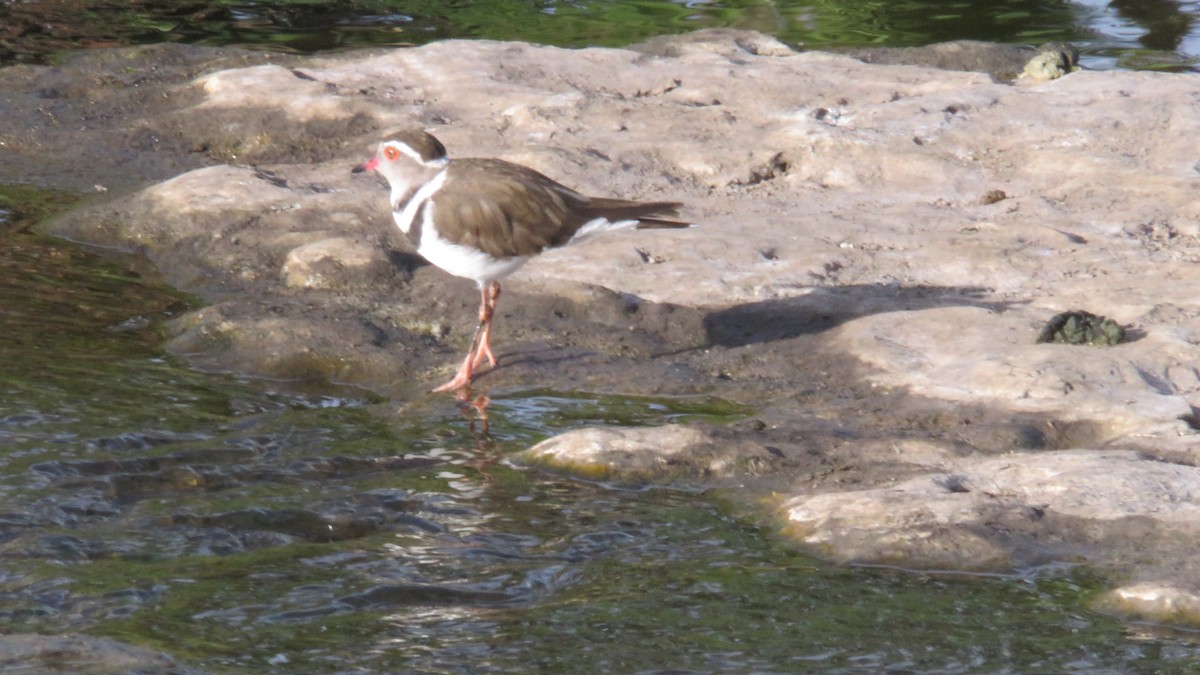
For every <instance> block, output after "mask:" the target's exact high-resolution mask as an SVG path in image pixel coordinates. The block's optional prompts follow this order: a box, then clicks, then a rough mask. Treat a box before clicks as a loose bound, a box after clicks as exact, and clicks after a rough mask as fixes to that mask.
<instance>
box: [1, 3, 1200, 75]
mask: <svg viewBox="0 0 1200 675" xmlns="http://www.w3.org/2000/svg"><path fill="white" fill-rule="evenodd" d="M1198 17H1200V3H1197V2H1179V1H1174V0H1114V1H1112V2H1108V1H1106V0H1078V1H1076V2H1067V1H1065V0H996V1H988V0H957V1H953V2H946V1H945V0H888V1H877V2H861V1H854V0H775V1H773V2H767V1H764V0H721V1H716V0H621V1H618V0H457V1H454V2H441V1H435V0H409V1H406V2H398V1H396V0H342V1H341V2H323V3H315V2H305V1H295V2H287V1H281V0H276V1H274V2H246V1H245V0H241V1H232V2H231V1H224V2H207V3H180V2H175V1H171V0H148V1H146V2H138V3H124V2H111V1H110V2H86V3H85V2H73V1H68V0H59V1H58V2H38V3H0V62H3V61H5V60H8V61H12V60H22V61H35V62H36V61H43V60H45V58H47V56H48V55H50V54H53V53H56V52H60V51H63V50H71V49H78V48H84V47H96V46H112V45H118V44H150V43H157V42H164V41H170V42H187V43H194V44H206V45H217V46H225V45H234V46H241V47H248V48H252V49H267V50H274V51H288V52H296V53H315V52H321V51H329V50H335V49H348V48H358V47H380V46H405V45H414V44H424V43H427V42H431V41H434V40H441V39H446V38H486V39H496V40H527V41H530V42H536V43H541V44H552V45H559V46H566V47H583V46H594V45H599V46H614V47H615V46H624V45H628V44H631V43H634V42H637V41H640V40H644V39H646V38H649V37H653V36H655V35H665V34H674V33H683V32H687V31H690V30H696V29H699V28H715V27H735V28H747V29H753V30H759V31H762V32H765V33H768V34H771V35H774V36H776V37H778V38H779V39H781V40H784V41H785V42H788V43H789V44H793V45H803V46H805V47H807V48H810V49H844V48H853V47H866V46H889V47H910V46H919V45H926V44H930V43H934V42H942V41H946V40H959V39H972V40H985V41H989V42H1004V43H1011V44H1023V45H1038V44H1041V43H1044V42H1049V41H1070V42H1074V43H1076V44H1078V45H1079V46H1080V47H1081V48H1082V50H1083V53H1084V58H1083V63H1084V65H1086V66H1088V67H1091V68H1112V67H1124V68H1141V69H1159V70H1187V71H1194V70H1195V69H1196V66H1197V63H1198V62H1200V26H1198V21H1197V19H1198Z"/></svg>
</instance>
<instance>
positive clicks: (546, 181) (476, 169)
mask: <svg viewBox="0 0 1200 675" xmlns="http://www.w3.org/2000/svg"><path fill="white" fill-rule="evenodd" d="M452 167H453V168H452V171H451V173H450V176H449V178H448V179H447V180H446V184H445V185H444V186H442V189H441V190H439V191H438V193H437V194H436V195H435V196H434V198H433V202H434V208H435V210H436V214H437V215H436V218H437V223H438V229H439V230H440V231H441V232H442V236H444V237H446V238H447V239H450V240H452V241H456V242H458V243H460V244H465V245H468V246H474V247H476V248H479V249H480V250H482V251H484V252H485V253H487V254H489V255H491V256H493V257H496V258H510V257H513V256H532V255H536V254H538V253H541V252H542V251H543V250H545V249H547V248H550V247H554V246H561V245H562V244H565V243H566V242H568V241H570V239H571V237H572V236H573V235H574V234H575V232H576V231H577V230H578V229H579V228H580V227H581V226H582V225H583V224H584V223H586V222H588V221H589V220H592V219H593V218H596V217H597V216H605V217H608V218H610V219H612V220H618V219H620V220H624V219H635V218H640V217H642V216H646V217H650V216H654V215H668V214H671V213H674V211H675V210H676V209H678V207H679V205H678V204H673V203H667V202H658V203H653V204H641V203H638V202H630V201H624V200H618V199H593V198H589V197H587V196H585V195H582V194H580V193H578V192H576V191H574V190H572V189H570V188H568V187H566V186H564V185H562V184H560V183H558V182H556V181H554V180H552V179H551V178H549V177H547V176H544V175H542V174H541V173H538V172H537V171H534V170H533V169H530V168H528V167H524V166H521V165H519V164H513V163H511V162H505V161H503V160H498V159H461V160H454V161H453V163H452ZM661 222H664V223H665V222H670V221H661ZM650 226H651V227H654V226H655V225H650ZM657 226H658V227H664V226H670V225H662V224H659V225H657Z"/></svg>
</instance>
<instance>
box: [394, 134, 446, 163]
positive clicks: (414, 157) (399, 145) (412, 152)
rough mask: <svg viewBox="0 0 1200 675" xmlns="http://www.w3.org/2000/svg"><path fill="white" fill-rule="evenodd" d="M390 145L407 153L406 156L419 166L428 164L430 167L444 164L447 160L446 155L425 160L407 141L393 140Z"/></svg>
mask: <svg viewBox="0 0 1200 675" xmlns="http://www.w3.org/2000/svg"><path fill="white" fill-rule="evenodd" d="M392 147H394V148H396V149H397V150H399V151H400V152H403V153H404V154H406V155H408V157H409V158H410V159H412V160H413V161H414V162H416V163H417V164H420V165H421V166H428V167H431V168H433V167H439V166H445V165H446V162H448V161H449V158H448V157H439V158H437V159H433V160H429V161H426V160H425V159H423V158H422V157H421V155H420V154H419V153H418V152H417V151H416V150H413V149H412V147H410V146H409V145H408V144H407V143H401V142H399V141H394V142H393V143H392Z"/></svg>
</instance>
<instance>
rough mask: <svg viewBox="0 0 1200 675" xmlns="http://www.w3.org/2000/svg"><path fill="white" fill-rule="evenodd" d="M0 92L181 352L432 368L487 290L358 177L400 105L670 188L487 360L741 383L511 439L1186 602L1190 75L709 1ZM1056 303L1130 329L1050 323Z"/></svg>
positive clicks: (572, 165) (582, 256) (324, 366)
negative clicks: (376, 47)
mask: <svg viewBox="0 0 1200 675" xmlns="http://www.w3.org/2000/svg"><path fill="white" fill-rule="evenodd" d="M943 53H944V50H943ZM972 58H974V57H972ZM939 65H945V64H939ZM0 90H3V91H4V92H5V94H4V95H3V100H2V103H0V105H2V106H3V108H2V109H3V112H4V114H3V115H0V143H2V144H3V147H4V148H5V153H4V156H3V159H0V181H4V182H33V183H35V184H40V185H46V186H51V187H57V188H64V189H72V190H87V191H93V192H95V193H96V197H95V198H93V199H90V200H88V202H87V203H86V204H85V205H83V206H81V207H80V208H78V209H76V210H74V211H72V212H71V213H68V214H66V215H64V216H62V217H60V218H58V219H57V220H55V221H54V222H52V223H50V224H49V231H51V232H52V233H55V234H58V235H60V236H64V237H67V238H70V239H73V240H78V241H83V242H87V243H91V244H97V245H103V246H116V247H120V248H122V249H132V250H136V251H138V252H140V253H142V254H144V255H145V256H146V257H147V258H148V259H149V261H150V262H151V263H152V264H153V265H154V266H155V267H156V268H157V269H158V270H160V271H161V273H162V274H163V275H164V277H165V278H166V279H167V281H168V282H169V283H171V284H173V285H174V286H176V287H179V288H181V289H184V290H187V291H190V292H193V293H196V294H198V295H199V296H200V297H202V298H203V299H204V300H205V302H206V303H207V306H205V307H204V308H202V309H200V310H198V311H195V312H192V313H189V314H187V315H185V316H182V317H180V318H179V319H178V320H176V321H175V322H174V324H173V325H172V328H171V329H172V334H173V337H172V339H171V342H170V344H169V348H170V349H171V350H172V351H173V352H174V353H177V354H181V355H184V356H186V358H188V359H189V360H190V362H192V363H195V364H196V365H198V366H202V367H209V368H218V369H224V370H232V371H238V372H246V373H253V374H257V375H264V376H271V377H279V378H300V379H315V380H318V381H331V382H337V383H348V384H354V385H358V386H362V387H365V388H368V389H371V390H373V391H376V392H379V393H380V394H382V395H384V396H387V397H389V398H391V399H393V400H395V401H397V402H405V401H412V400H416V399H418V398H420V397H424V396H426V395H427V394H426V393H425V391H426V389H428V387H429V386H430V385H432V384H436V383H437V382H438V381H440V380H441V379H444V378H445V377H446V376H447V375H448V374H449V373H450V372H451V371H452V370H453V368H454V367H455V366H456V365H457V361H458V359H459V358H460V353H461V352H463V351H464V350H465V344H464V343H465V340H467V339H469V336H470V334H471V332H472V330H473V327H474V326H473V323H474V320H475V304H476V301H477V295H476V292H475V291H474V289H473V287H472V286H471V284H470V283H469V282H466V281H463V280H458V279H452V278H450V277H448V276H447V275H445V274H444V273H442V272H441V271H439V270H437V269H434V268H432V267H430V266H428V265H425V264H423V262H422V261H421V260H420V259H419V258H417V257H416V256H415V255H413V254H412V253H411V251H410V249H408V248H407V244H406V243H405V242H403V241H401V237H400V236H399V234H398V233H397V232H395V231H394V230H395V228H394V227H392V226H391V224H390V214H389V212H388V209H387V201H386V196H385V195H386V192H385V190H384V188H383V187H382V186H381V185H380V183H379V182H378V181H376V180H375V179H373V178H371V177H363V176H358V177H352V176H351V174H350V168H351V167H352V166H354V165H355V164H357V163H358V162H360V161H362V160H363V159H365V158H366V157H367V156H368V155H369V153H370V152H371V150H372V148H373V146H374V144H375V143H376V142H378V141H379V140H380V139H381V138H383V137H385V136H386V135H387V134H388V132H389V131H391V130H395V129H399V128H403V127H406V126H413V125H415V126H420V127H423V128H426V129H428V130H430V131H431V132H432V133H434V134H435V135H437V136H438V137H439V138H440V139H441V140H442V141H443V142H444V143H445V144H446V145H447V147H448V148H449V151H450V153H451V155H452V156H454V155H457V156H499V157H504V158H506V159H510V160H513V161H517V162H521V163H524V164H527V165H529V166H532V167H534V168H536V169H538V170H540V171H542V172H543V173H546V174H548V175H550V176H551V177H554V178H555V179H557V180H560V181H562V182H564V183H566V184H568V185H571V186H573V187H576V188H578V189H580V190H582V191H584V192H588V193H593V194H608V195H613V196H619V197H625V198H636V199H663V200H678V201H682V202H684V203H685V204H687V211H686V212H685V216H686V217H688V218H689V219H691V220H693V221H695V222H697V223H699V224H700V226H699V227H697V228H693V229H692V230H689V231H685V232H671V231H643V232H636V233H628V234H616V235H612V236H609V237H605V238H598V239H596V240H594V241H589V242H587V243H586V244H582V245H579V246H576V247H571V248H568V249H565V250H561V251H555V252H553V253H550V254H547V255H545V256H542V257H541V258H539V259H538V260H536V261H535V262H533V263H531V264H530V265H527V266H526V267H525V268H524V269H523V270H522V271H521V272H519V273H518V274H517V275H515V276H514V277H513V278H512V279H511V282H510V283H508V284H507V285H506V287H505V294H506V296H505V302H504V303H503V304H502V306H501V312H500V316H499V317H498V319H497V334H496V347H497V353H498V355H499V356H500V357H501V359H502V367H501V368H499V369H498V370H496V371H494V372H492V373H489V374H488V375H487V376H485V377H484V378H482V379H481V380H480V386H481V388H482V389H484V390H490V391H492V392H493V393H496V394H504V393H505V392H519V391H521V390H523V389H527V388H532V387H538V388H549V389H554V390H561V391H593V392H607V393H619V394H629V395H633V394H644V395H669V396H690V395H706V396H717V397H720V398H723V399H727V400H730V401H734V402H736V403H739V404H743V405H746V406H750V407H751V408H753V409H754V410H755V411H756V412H755V415H754V416H753V418H752V419H749V420H745V421H742V422H738V423H735V424H732V425H727V426H705V425H693V426H689V427H665V428H661V429H638V430H630V429H588V430H581V431H576V432H569V433H567V434H564V435H563V436H560V437H556V438H553V439H550V440H548V441H546V442H545V443H543V444H541V445H539V446H538V447H535V448H532V449H530V450H529V451H528V452H527V453H525V454H524V455H523V456H524V457H525V459H526V461H530V462H539V463H551V464H555V465H558V466H567V467H573V468H574V469H575V470H579V471H583V472H585V473H589V474H591V475H594V474H595V473H596V472H598V471H602V472H606V473H607V474H612V475H618V476H620V475H630V474H632V475H634V476H636V477H637V478H638V479H642V480H671V481H680V480H683V481H699V482H703V483H707V484H718V485H725V486H737V488H738V489H741V490H744V491H745V492H746V494H748V495H756V496H761V495H766V494H770V493H777V494H780V495H783V497H782V498H780V499H778V500H777V502H776V507H777V508H778V514H779V517H780V520H781V522H783V523H786V524H787V531H788V532H790V533H791V534H792V535H793V536H794V537H795V538H796V540H797V541H798V542H800V543H801V544H802V545H805V546H807V547H810V548H812V549H813V550H816V551H818V552H820V553H822V554H823V555H826V556H828V557H830V558H833V559H837V560H847V561H856V562H867V563H888V564H897V565H902V566H905V567H911V568H937V569H966V570H986V571H1012V570H1014V569H1028V568H1031V567H1036V566H1039V565H1044V564H1048V563H1052V562H1061V561H1067V562H1070V563H1072V564H1085V565H1089V566H1092V567H1094V568H1095V569H1097V570H1099V571H1100V572H1101V573H1103V574H1105V575H1107V576H1106V578H1108V579H1111V581H1112V591H1111V592H1110V593H1109V594H1108V595H1106V596H1105V598H1104V599H1103V601H1102V603H1101V605H1102V606H1103V608H1104V609H1106V610H1110V611H1117V612H1120V613H1123V614H1124V615H1126V616H1130V617H1134V618H1142V619H1150V620H1156V621H1168V622H1176V623H1183V624H1196V623H1200V610H1197V609H1196V607H1197V603H1196V602H1195V600H1194V599H1195V597H1196V596H1197V595H1200V566H1197V564H1196V563H1195V562H1194V560H1193V558H1194V556H1193V555H1192V552H1193V551H1192V546H1191V542H1192V541H1193V540H1194V536H1195V535H1196V534H1197V529H1200V525H1197V523H1198V522H1200V521H1197V519H1196V518H1195V517H1194V516H1195V514H1194V513H1193V511H1194V509H1195V506H1194V500H1195V495H1197V494H1200V468H1197V466H1196V459H1197V451H1198V450H1200V435H1198V434H1197V427H1198V426H1200V424H1198V423H1197V416H1196V408H1195V407H1194V406H1196V405H1200V371H1198V370H1197V367H1196V364H1197V363H1198V362H1200V348H1198V347H1197V344H1198V343H1200V337H1198V336H1200V332H1198V331H1200V300H1197V298H1200V292H1198V291H1200V273H1198V272H1197V269H1198V268H1197V266H1196V261H1197V259H1200V240H1198V238H1197V235H1198V234H1200V199H1197V197H1196V194H1197V192H1196V188H1197V186H1198V182H1200V175H1198V170H1200V169H1198V167H1200V156H1198V155H1197V152H1196V150H1195V149H1194V147H1193V145H1192V144H1191V143H1189V142H1188V141H1189V139H1191V138H1194V137H1195V136H1196V135H1197V131H1200V118H1197V116H1196V115H1195V114H1194V108H1195V102H1196V100H1197V99H1198V98H1200V81H1198V80H1197V79H1196V78H1195V77H1194V76H1192V75H1166V74H1152V73H1130V72H1075V73H1071V74H1069V75H1067V76H1065V77H1061V78H1059V79H1055V80H1051V81H1039V80H1033V79H1028V78H1025V79H1017V80H1013V81H1008V80H1004V81H998V80H996V79H993V78H992V77H990V76H988V75H986V74H983V73H980V72H971V71H967V70H963V71H953V70H939V69H932V68H927V67H922V66H916V65H896V64H893V65H883V64H867V63H864V62H863V61H861V60H857V59H855V58H851V57H849V56H845V55H832V54H824V53H816V52H796V51H793V50H792V49H790V48H788V47H786V46H785V45H782V44H780V43H778V42H776V41H774V40H773V39H771V38H769V37H767V36H763V35H759V34H754V33H742V32H737V31H712V32H704V33H701V34H695V35H692V36H684V37H680V38H671V39H656V40H655V41H652V42H651V43H647V44H646V45H642V46H640V47H638V48H633V49H629V50H615V49H586V50H564V49H557V48H552V47H539V46H533V45H528V44H521V43H497V42H483V41H461V42H460V41H452V42H443V43H435V44H431V45H427V46H424V47H420V48H413V49H405V50H390V51H368V52H353V53H345V54H339V55H332V56H323V57H309V58H301V57H290V56H279V55H269V54H254V53H248V52H238V51H233V50H209V49H200V48H192V47H181V46H159V47H152V48H143V49H114V50H104V51H97V52H89V53H84V54H80V55H76V56H73V57H71V58H69V59H67V60H66V61H65V62H63V63H62V64H61V65H58V66H54V67H35V66H15V67H11V68H7V69H4V70H0ZM1072 309H1080V310H1087V311H1091V312H1095V313H1097V314H1103V315H1105V316H1108V317H1111V318H1112V319H1114V320H1115V321H1117V322H1119V323H1120V324H1122V325H1123V326H1125V327H1126V328H1127V330H1128V333H1129V336H1130V339H1129V340H1128V341H1127V342H1126V343H1124V344H1120V345H1118V346H1115V347H1112V348H1095V347H1080V346H1071V345H1057V344H1038V343H1037V337H1038V335H1039V331H1040V330H1041V328H1042V326H1043V325H1044V324H1045V322H1046V321H1047V320H1049V319H1050V318H1051V317H1052V316H1054V315H1056V314H1058V313H1060V312H1063V311H1066V310H1072ZM446 405H452V402H451V401H450V399H449V397H447V401H446ZM399 414H402V413H399Z"/></svg>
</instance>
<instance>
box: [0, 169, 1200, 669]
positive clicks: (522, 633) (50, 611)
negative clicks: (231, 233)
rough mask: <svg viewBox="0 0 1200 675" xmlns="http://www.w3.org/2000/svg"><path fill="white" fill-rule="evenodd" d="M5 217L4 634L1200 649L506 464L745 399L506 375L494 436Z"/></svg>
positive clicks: (1080, 653)
mask: <svg viewBox="0 0 1200 675" xmlns="http://www.w3.org/2000/svg"><path fill="white" fill-rule="evenodd" d="M25 194H26V196H27V197H28V196H30V193H28V192H26V193H25ZM33 196H35V197H36V196H37V195H33ZM36 201H38V202H41V201H44V199H42V198H41V197H38V198H37V199H36ZM4 213H5V215H4V216H3V218H4V227H3V229H5V230H6V231H7V232H6V234H4V235H3V236H0V265H3V269H4V270H5V272H6V273H5V275H4V281H3V283H2V284H0V316H2V317H3V320H4V328H5V336H4V337H5V339H4V340H3V341H0V349H3V352H0V633H27V632H38V633H47V634H59V633H68V632H75V633H85V634H90V635H101V636H111V637H114V638H116V639H119V640H121V641H124V642H128V643H132V644H137V645H142V646H147V647H151V648H154V649H157V650H161V651H164V652H166V653H168V654H170V655H172V656H174V657H175V658H177V659H180V660H181V661H183V662H184V663H186V664H188V665H190V666H193V667H196V668H199V669H202V670H204V671H206V672H214V673H243V672H263V671H265V670H268V669H270V668H274V669H276V670H278V671H279V672H305V673H325V672H327V673H335V672H338V673H345V672H404V671H410V672H450V673H455V672H656V671H668V670H669V671H675V672H678V671H685V672H686V671H694V672H752V671H753V672H781V673H782V672H787V673H794V672H834V673H838V672H840V673H864V672H922V673H929V672H941V673H975V672H1078V673H1084V672H1087V673H1097V672H1113V673H1116V672H1188V671H1189V670H1190V669H1192V668H1196V667H1200V657H1198V653H1197V650H1196V648H1195V647H1193V646H1192V645H1190V644H1189V643H1188V642H1186V641H1182V640H1178V639H1166V638H1160V637H1153V636H1151V635H1144V634H1141V633H1138V632H1131V630H1130V629H1129V628H1127V627H1125V626H1122V625H1121V624H1120V623H1119V622H1118V621H1116V620H1114V619H1112V618H1109V617H1106V616H1103V615H1099V614H1096V613H1093V612H1090V611H1088V610H1087V609H1086V604H1087V602H1088V600H1089V599H1090V598H1091V597H1093V596H1094V594H1095V593H1096V592H1098V590H1099V588H1100V585H1099V584H1098V583H1097V582H1096V581H1095V580H1093V579H1090V578H1089V577H1087V576H1085V575H1082V574H1080V573H1079V572H1078V571H1076V570H1073V569H1071V568H1070V567H1061V568H1049V569H1042V570H1028V571H1026V573H1024V574H1022V575H1017V576H1011V577H999V576H997V577H981V576H963V575H950V574H930V573H913V572H905V571H899V570H885V569H864V568H852V567H850V568H847V567H836V566H831V565H826V564H823V563H821V562H819V561H817V560H815V559H813V558H810V557H808V556H806V555H803V554H801V553H800V552H798V551H796V550H795V549H794V547H792V546H790V545H788V544H787V543H786V542H783V541H780V540H779V539H777V538H776V535H775V532H774V530H775V527H776V524H774V523H771V522H762V521H760V520H758V519H757V517H755V516H750V515H747V514H748V513H753V512H754V508H753V507H751V508H745V505H740V504H738V503H737V502H736V501H734V500H733V499H732V497H731V496H723V495H721V494H713V493H699V492H696V491H693V490H685V489H680V488H655V489H641V488H634V487H630V486H614V485H605V484H598V483H593V482H588V481H582V480H574V479H571V478H569V477H565V476H557V475H553V474H549V473H545V472H541V471H536V470H530V469H526V468H522V467H519V466H514V465H512V464H511V463H510V462H509V461H508V460H507V457H508V456H509V455H511V454H512V453H513V452H515V451H516V450H519V449H522V448H524V447H527V446H528V445H529V444H530V443H532V442H534V441H536V440H537V439H539V438H542V437H544V436H545V435H547V434H549V433H551V432H552V431H553V430H557V429H564V428H571V427H575V426H582V425H588V424H596V423H617V424H663V423H669V422H672V421H686V420H689V419H693V418H695V417H697V416H702V417H704V418H706V419H710V420H718V421H719V419H721V417H722V416H736V415H737V414H739V412H740V411H739V410H738V409H737V408H736V407H730V406H722V405H720V404H719V402H713V401H696V400H680V401H672V400H666V399H653V400H652V399H637V398H624V397H621V398H617V397H600V396H593V395H589V394H587V393H581V392H573V393H563V392H558V393H556V392H509V393H508V394H506V395H502V396H498V397H497V400H496V402H495V404H494V409H493V416H494V422H493V431H494V434H493V436H492V437H490V438H488V437H480V436H479V435H478V434H476V433H472V430H471V428H470V425H469V423H468V421H467V420H465V419H464V418H462V417H460V416H459V414H458V413H457V411H456V410H455V409H454V407H453V406H452V405H450V404H449V403H448V401H446V399H445V397H431V398H430V399H428V400H426V401H421V402H418V403H416V404H415V405H412V406H410V407H407V408H406V409H405V412H404V413H403V414H397V413H396V412H395V405H394V404H393V403H389V402H384V401H379V400H375V399H373V398H372V397H371V396H369V395H368V394H367V393H365V392H362V391H355V390H338V389H336V388H334V387H332V386H330V385H328V384H324V385H322V384H320V383H317V384H313V385H309V386H307V387H305V386H301V385H300V384H297V383H270V382H262V381H254V380H245V379H239V378H235V377H231V376H228V375H221V374H207V373H201V372H197V371H195V370H191V369H188V368H187V367H186V366H185V365H184V364H180V363H178V362H176V361H175V360H174V359H173V358H171V357H169V356H168V355H166V354H165V353H164V352H163V351H162V348H161V340H162V328H161V324H162V322H163V321H165V320H169V318H170V317H172V316H175V315H177V314H178V313H179V312H181V311H183V310H184V309H186V308H187V307H189V306H190V305H191V301H190V299H189V298H187V297H185V296H182V295H180V294H179V293H176V292H174V291H171V290H170V289H167V288H164V287H163V286H161V285H159V284H158V283H157V282H156V280H155V279H154V278H153V276H152V275H151V274H149V273H147V272H145V271H140V272H139V271H137V270H138V267H139V265H138V263H137V262H136V261H134V260H131V259H128V258H116V259H114V258H113V257H112V256H106V257H100V256H98V255H96V253H95V252H92V251H88V250H86V249H82V248H80V247H76V246H72V245H68V244H65V243H63V242H60V241H56V240H51V239H46V238H42V237H39V236H37V235H34V234H30V233H28V232H26V231H24V230H25V227H24V224H23V221H20V220H19V219H14V216H13V215H12V214H11V213H10V212H8V211H5V212H4ZM71 670H72V669H71V668H65V669H63V670H61V671H60V672H69V671H71Z"/></svg>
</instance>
